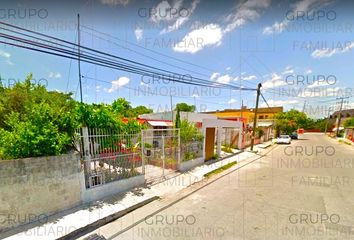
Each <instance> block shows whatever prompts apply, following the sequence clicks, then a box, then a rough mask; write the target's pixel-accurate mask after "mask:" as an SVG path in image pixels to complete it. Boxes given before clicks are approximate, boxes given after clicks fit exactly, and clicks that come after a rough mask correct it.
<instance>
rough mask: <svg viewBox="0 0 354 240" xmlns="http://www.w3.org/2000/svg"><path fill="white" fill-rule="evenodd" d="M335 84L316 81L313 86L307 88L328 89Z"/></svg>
mask: <svg viewBox="0 0 354 240" xmlns="http://www.w3.org/2000/svg"><path fill="white" fill-rule="evenodd" d="M330 85H333V84H330V83H329V82H327V81H315V82H314V83H313V84H311V85H308V86H307V88H315V87H326V86H330Z"/></svg>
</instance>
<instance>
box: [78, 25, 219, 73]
mask: <svg viewBox="0 0 354 240" xmlns="http://www.w3.org/2000/svg"><path fill="white" fill-rule="evenodd" d="M81 26H82V27H83V28H86V29H88V30H91V31H94V32H97V33H99V34H102V35H105V36H107V37H110V38H112V39H115V40H118V41H121V42H124V43H128V44H130V45H132V46H135V47H138V48H141V49H144V50H147V51H149V52H152V53H154V54H157V55H160V56H163V57H166V58H170V59H173V60H175V61H178V62H181V63H185V64H189V65H191V66H194V67H198V68H200V69H204V70H207V71H209V72H215V71H214V70H212V69H209V68H206V67H203V66H201V65H198V64H195V63H192V62H188V61H185V60H182V59H179V58H176V57H173V56H169V55H167V54H163V53H160V52H158V51H155V50H152V49H149V48H146V47H143V46H140V45H139V44H135V43H132V42H129V41H127V40H123V39H120V38H118V37H115V36H112V35H110V34H108V33H103V32H100V31H98V30H96V29H93V28H90V27H87V26H84V25H81ZM89 34H91V33H89ZM123 48H127V47H123ZM127 49H128V48H127ZM130 50H131V49H130Z"/></svg>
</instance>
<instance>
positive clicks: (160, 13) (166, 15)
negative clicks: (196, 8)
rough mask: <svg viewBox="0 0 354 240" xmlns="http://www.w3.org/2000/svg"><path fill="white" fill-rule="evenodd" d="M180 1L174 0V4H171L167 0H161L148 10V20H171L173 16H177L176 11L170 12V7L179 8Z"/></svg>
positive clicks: (156, 21)
mask: <svg viewBox="0 0 354 240" xmlns="http://www.w3.org/2000/svg"><path fill="white" fill-rule="evenodd" d="M180 5H181V1H175V5H174V6H171V5H170V4H169V3H168V1H165V0H164V1H162V2H160V3H159V4H157V6H156V7H153V8H152V9H151V11H150V13H151V16H150V20H151V21H153V22H155V23H158V22H160V21H171V20H172V19H173V18H176V17H177V14H178V12H176V13H175V12H171V10H172V9H174V10H175V9H179V8H180V7H179V6H180ZM152 13H155V14H152Z"/></svg>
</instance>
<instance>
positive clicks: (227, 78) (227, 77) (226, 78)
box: [216, 74, 232, 84]
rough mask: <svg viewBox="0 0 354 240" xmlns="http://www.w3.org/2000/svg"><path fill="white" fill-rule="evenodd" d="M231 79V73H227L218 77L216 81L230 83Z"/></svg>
mask: <svg viewBox="0 0 354 240" xmlns="http://www.w3.org/2000/svg"><path fill="white" fill-rule="evenodd" d="M231 80H232V77H231V76H230V75H229V74H225V75H222V76H219V77H218V78H217V79H216V82H218V83H222V84H228V83H230V81H231Z"/></svg>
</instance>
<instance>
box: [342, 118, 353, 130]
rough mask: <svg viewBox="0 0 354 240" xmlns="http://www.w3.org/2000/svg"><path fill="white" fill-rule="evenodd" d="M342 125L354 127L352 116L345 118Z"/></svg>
mask: <svg viewBox="0 0 354 240" xmlns="http://www.w3.org/2000/svg"><path fill="white" fill-rule="evenodd" d="M343 126H344V127H345V128H348V127H354V118H349V119H347V120H345V121H344V123H343Z"/></svg>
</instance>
